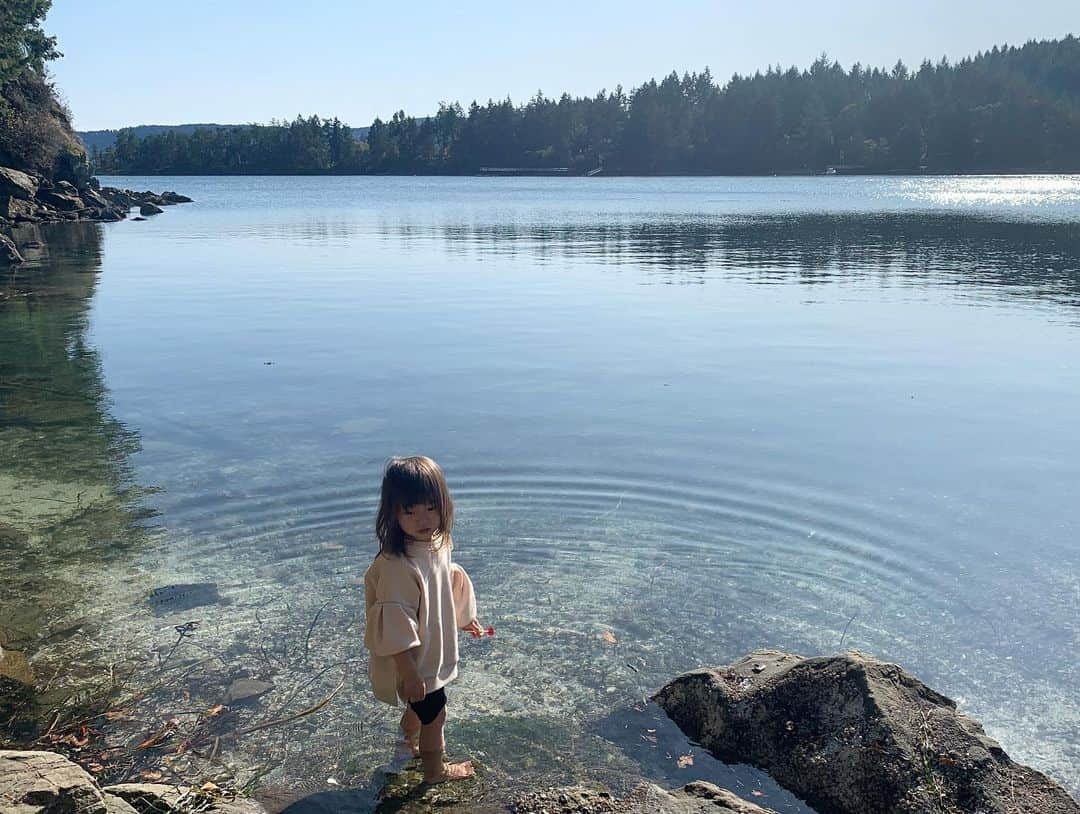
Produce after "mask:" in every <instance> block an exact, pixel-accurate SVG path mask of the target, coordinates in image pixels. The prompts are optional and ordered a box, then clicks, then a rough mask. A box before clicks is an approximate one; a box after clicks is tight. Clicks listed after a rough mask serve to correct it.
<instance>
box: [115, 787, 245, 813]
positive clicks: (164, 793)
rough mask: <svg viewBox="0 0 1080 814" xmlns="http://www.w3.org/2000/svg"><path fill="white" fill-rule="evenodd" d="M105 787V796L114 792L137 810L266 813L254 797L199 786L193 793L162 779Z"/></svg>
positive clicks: (152, 811) (144, 811)
mask: <svg viewBox="0 0 1080 814" xmlns="http://www.w3.org/2000/svg"><path fill="white" fill-rule="evenodd" d="M102 791H103V792H104V793H105V795H106V797H108V796H109V795H113V796H115V797H117V798H118V799H119V800H120V801H121V802H122V803H124V804H125V805H127V806H128V807H129V808H131V809H133V810H134V812H135V814H169V812H172V811H175V812H177V813H178V814H181V812H183V813H184V814H186V813H187V812H199V811H205V812H208V813H209V812H221V814H265V812H266V809H264V808H263V807H262V806H261V805H259V803H257V802H256V801H255V800H251V799H248V798H243V797H238V798H234V799H225V798H224V797H210V796H208V795H206V794H201V793H199V792H198V790H195V791H192V792H191V793H190V794H189V793H188V790H187V789H180V788H177V787H175V786H168V785H165V784H163V783H119V784H117V785H115V786H106V787H105V788H104V789H102Z"/></svg>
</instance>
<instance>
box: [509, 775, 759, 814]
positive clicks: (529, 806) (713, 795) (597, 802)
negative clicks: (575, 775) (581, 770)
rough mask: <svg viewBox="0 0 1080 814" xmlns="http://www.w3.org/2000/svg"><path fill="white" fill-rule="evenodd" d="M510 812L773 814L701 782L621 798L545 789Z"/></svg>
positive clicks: (648, 786) (646, 786)
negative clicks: (674, 788) (675, 788)
mask: <svg viewBox="0 0 1080 814" xmlns="http://www.w3.org/2000/svg"><path fill="white" fill-rule="evenodd" d="M510 810H511V811H513V812H514V814H776V813H775V812H774V811H773V810H772V809H769V808H762V807H761V806H757V805H754V804H753V803H748V802H747V801H746V800H743V799H742V798H740V797H737V796H735V795H734V794H732V793H731V792H730V791H727V790H726V789H721V788H719V787H717V786H714V785H713V784H712V783H705V782H702V781H698V782H695V783H687V784H686V785H685V786H683V787H682V788H681V789H678V790H676V791H665V790H664V789H662V788H660V787H659V786H655V785H653V784H652V783H642V784H641V785H640V786H638V787H637V788H636V789H634V791H632V792H631V793H630V794H629V795H628V796H627V797H623V798H616V797H614V796H613V795H612V794H611V793H610V792H608V791H606V790H597V789H589V788H585V787H583V786H572V787H570V788H562V789H545V790H543V791H534V792H530V793H528V794H523V795H521V796H520V797H518V798H517V799H516V800H514V802H513V804H512V805H511V807H510Z"/></svg>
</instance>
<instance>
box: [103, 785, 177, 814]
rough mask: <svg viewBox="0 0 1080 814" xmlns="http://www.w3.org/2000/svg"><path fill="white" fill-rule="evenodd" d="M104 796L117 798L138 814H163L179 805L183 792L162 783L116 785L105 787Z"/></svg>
mask: <svg viewBox="0 0 1080 814" xmlns="http://www.w3.org/2000/svg"><path fill="white" fill-rule="evenodd" d="M102 791H103V792H105V793H106V794H111V795H113V796H114V797H119V798H120V799H121V800H123V801H124V802H125V803H127V804H128V805H129V806H131V807H132V808H134V809H135V810H136V811H137V812H139V814H155V812H156V814H164V812H167V811H172V810H173V809H174V808H176V807H177V806H179V805H180V800H181V799H183V797H184V792H182V791H181V790H180V789H178V788H177V787H176V786H169V785H166V784H164V783H117V784H116V785H115V786H105V788H103V789H102Z"/></svg>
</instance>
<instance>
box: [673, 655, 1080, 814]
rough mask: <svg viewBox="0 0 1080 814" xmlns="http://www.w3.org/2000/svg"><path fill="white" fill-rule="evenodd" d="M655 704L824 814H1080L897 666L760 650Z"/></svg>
mask: <svg viewBox="0 0 1080 814" xmlns="http://www.w3.org/2000/svg"><path fill="white" fill-rule="evenodd" d="M654 699H655V700H656V701H657V703H659V704H660V706H661V707H662V708H663V709H664V710H665V711H666V712H667V714H668V715H669V716H670V717H671V718H672V719H673V720H674V721H675V723H676V724H678V725H679V727H680V728H681V729H682V730H683V732H685V733H686V734H687V735H688V736H689V737H690V738H691V739H693V740H694V741H696V742H698V743H700V744H701V745H702V746H703V747H705V748H706V749H708V750H709V751H710V752H712V753H713V754H714V755H715V756H716V757H718V758H719V759H720V760H723V761H726V762H728V763H749V764H751V765H753V766H757V767H759V768H761V769H764V770H765V771H767V772H768V773H769V774H770V775H772V777H773V778H774V779H775V780H776V781H777V782H778V783H780V784H781V785H782V786H784V787H786V788H787V789H788V790H790V791H792V792H794V793H795V794H797V795H798V796H800V797H802V798H803V799H805V800H806V801H807V802H808V803H809V804H810V805H811V806H813V807H815V808H816V809H818V810H819V811H821V812H831V814H926V812H940V813H941V814H961V813H962V812H972V814H974V812H979V813H980V814H1006V812H1008V813H1009V814H1080V806H1078V805H1077V803H1076V801H1074V800H1073V799H1072V798H1071V797H1070V796H1069V794H1068V793H1067V792H1066V791H1065V790H1064V789H1062V788H1061V787H1060V786H1058V785H1057V784H1055V783H1053V782H1052V781H1051V780H1050V779H1049V778H1047V777H1046V776H1045V775H1043V774H1041V773H1040V772H1037V771H1035V770H1034V769H1030V768H1028V767H1026V766H1021V765H1019V764H1017V763H1015V762H1013V761H1012V760H1011V759H1010V758H1009V756H1008V755H1007V754H1005V752H1004V750H1003V749H1002V748H1001V746H999V745H998V744H997V743H996V742H995V741H994V740H992V739H991V738H989V737H988V736H987V735H986V733H985V732H984V731H983V729H982V727H981V726H980V725H979V724H978V722H976V721H974V720H973V719H971V718H968V717H967V716H965V715H962V714H960V713H958V712H957V711H956V704H955V703H954V702H953V701H951V700H950V699H948V698H946V697H945V696H943V695H941V694H940V693H938V692H935V691H934V690H932V689H930V688H929V687H927V686H926V685H925V684H923V683H922V682H920V681H919V680H918V679H916V678H914V677H913V676H911V675H910V674H908V673H907V672H905V671H904V670H902V669H901V668H900V667H898V666H896V665H895V664H888V663H885V662H881V661H878V660H876V659H873V658H871V657H869V656H864V655H862V654H860V653H856V652H851V653H848V654H845V655H842V656H830V657H820V658H809V659H808V658H803V657H802V656H796V655H792V654H790V653H782V652H778V651H775V650H757V651H755V652H753V653H751V654H750V655H748V656H746V657H744V658H742V659H740V660H739V661H737V662H735V663H734V664H730V665H727V666H724V667H718V668H712V669H702V670H695V671H693V672H690V673H686V674H684V675H681V676H679V677H678V678H676V679H675V680H673V681H672V682H670V683H669V684H667V685H666V686H665V687H664V688H663V689H662V690H660V692H659V693H657V694H656V696H655V697H654Z"/></svg>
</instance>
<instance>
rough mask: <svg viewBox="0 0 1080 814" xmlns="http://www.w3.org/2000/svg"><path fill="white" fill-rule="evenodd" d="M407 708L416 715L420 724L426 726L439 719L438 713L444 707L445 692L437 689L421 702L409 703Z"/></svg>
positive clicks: (440, 688)
mask: <svg viewBox="0 0 1080 814" xmlns="http://www.w3.org/2000/svg"><path fill="white" fill-rule="evenodd" d="M409 706H410V707H412V711H413V712H415V713H416V717H417V718H419V719H420V723H422V724H423V725H424V726H427V725H428V724H430V723H431V722H432V721H434V720H435V719H436V718H438V717H439V713H440V712H442V711H443V707H445V706H446V690H444V689H443V688H442V687H439V689H437V690H435V691H434V692H429V693H428V694H427V695H425V696H424V698H423V700H421V701H410V702H409Z"/></svg>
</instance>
